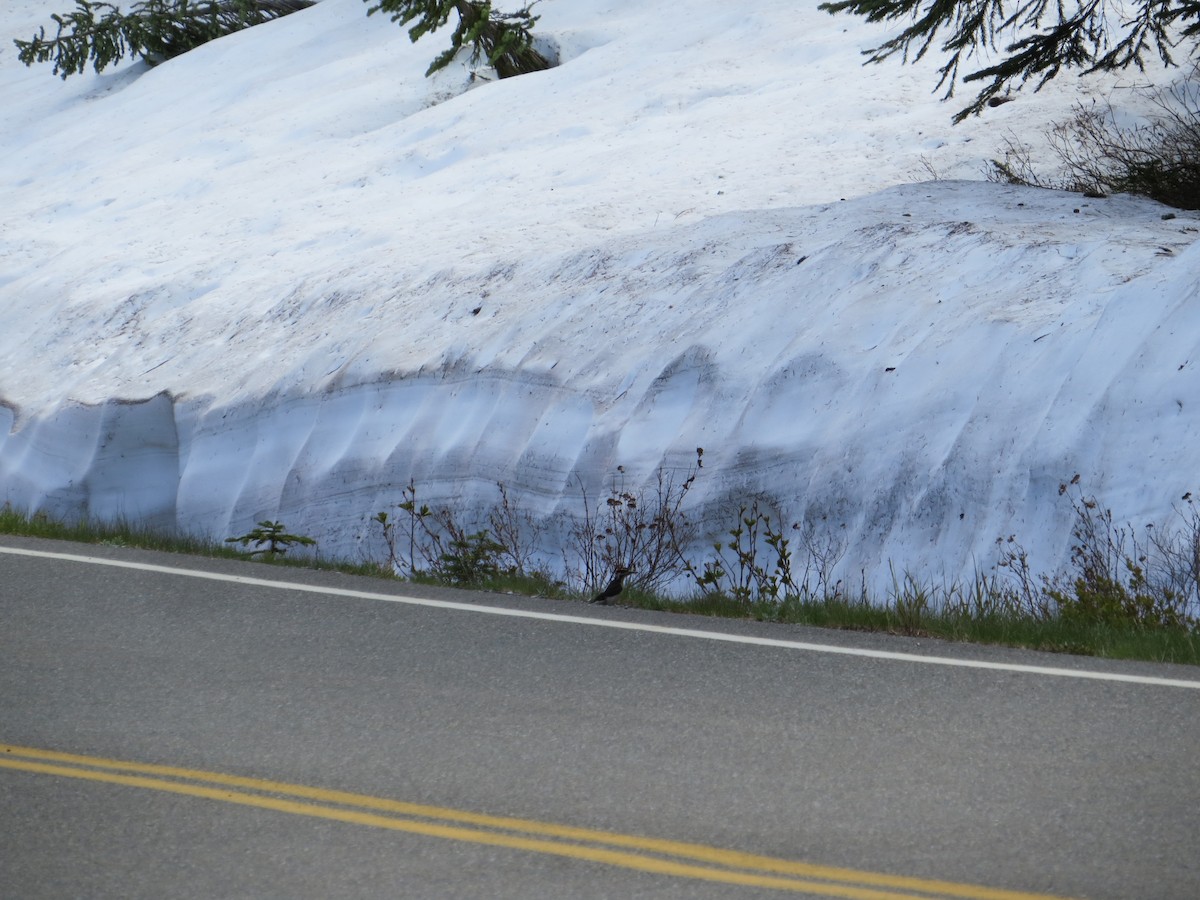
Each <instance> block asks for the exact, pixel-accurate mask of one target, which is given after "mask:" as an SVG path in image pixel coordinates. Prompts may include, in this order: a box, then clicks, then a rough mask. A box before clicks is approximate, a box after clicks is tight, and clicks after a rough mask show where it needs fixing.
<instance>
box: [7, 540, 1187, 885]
mask: <svg viewBox="0 0 1200 900" xmlns="http://www.w3.org/2000/svg"><path fill="white" fill-rule="evenodd" d="M13 551H18V552H15V553H14V552H13ZM29 552H33V553H36V554H40V555H27V554H28V553H29ZM46 554H50V555H46ZM68 557H70V558H68ZM85 558H86V559H85ZM112 563H119V564H122V565H112ZM128 566H134V567H128ZM177 569H182V570H188V571H186V572H179V571H175V570H177ZM405 598H411V601H410V600H406V599H405ZM980 666H983V667H980ZM1197 686H1200V671H1197V670H1195V669H1191V668H1188V667H1173V666H1162V665H1155V664H1149V663H1114V662H1103V661H1096V660H1089V659H1083V658H1077V657H1068V656H1058V655H1047V654H1037V653H1031V652H1025V651H1018V650H1011V649H1002V648H981V647H969V646H960V645H951V644H945V643H941V642H937V641H927V640H920V641H918V640H912V639H905V638H896V637H888V636H880V635H859V634H849V633H841V632H827V631H819V630H815V629H804V628H799V627H795V626H782V625H769V624H764V623H756V622H729V621H716V620H708V619H701V618H698V617H696V618H693V617H681V616H670V615H666V614H657V613H650V612H644V611H635V610H624V609H616V608H598V607H592V606H588V605H586V604H581V603H567V602H562V601H558V602H555V601H546V600H538V599H532V598H515V597H507V596H500V595H494V594H467V593H464V592H454V591H444V590H442V591H439V590H435V589H430V588H420V587H415V586H411V585H404V584H399V583H392V582H385V581H376V580H369V579H361V578H353V577H350V576H344V575H339V574H336V573H328V572H309V571H302V570H292V569H283V568H280V567H274V566H265V565H258V564H248V563H239V562H236V561H217V560H202V559H195V558H190V557H182V556H174V555H167V554H155V553H149V552H145V551H137V550H131V549H122V548H112V547H92V546H83V545H75V544H65V543H57V542H48V541H36V540H32V539H20V538H4V539H2V540H0V896H4V897H13V898H22V900H26V898H43V897H44V898H61V897H87V898H123V900H128V898H142V897H145V898H166V897H170V898H214V897H246V898H275V897H278V898H301V897H304V898H307V897H312V898H342V897H346V898H379V897H417V898H421V897H454V898H458V897H462V898H475V897H478V898H508V897H511V898H541V897H546V898H563V897H571V898H593V897H596V898H600V897H652V898H708V897H712V898H718V897H720V898H725V897H738V898H741V897H747V898H750V897H778V896H783V895H786V894H788V893H791V894H793V895H799V896H808V897H814V896H816V897H849V898H862V900H887V898H893V900H894V898H899V897H907V898H911V897H914V896H916V897H941V898H948V897H953V898H963V897H971V898H975V900H981V898H991V900H1021V898H1026V900H1028V898H1030V897H1034V896H1043V895H1050V896H1057V897H1078V898H1094V900H1101V898H1110V900H1131V898H1146V900H1171V898H1179V900H1185V898H1186V900H1194V898H1195V897H1197V896H1200V861H1198V858H1197V857H1198V854H1197V853H1196V850H1197V847H1198V846H1200V845H1198V844H1197V841H1198V837H1197V836H1198V835H1200V766H1198V765H1197V763H1196V753H1197V748H1198V747H1200V690H1197V689H1196V688H1197ZM739 854H740V855H739ZM972 886H974V887H972Z"/></svg>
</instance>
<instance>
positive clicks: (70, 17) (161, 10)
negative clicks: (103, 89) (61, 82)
mask: <svg viewBox="0 0 1200 900" xmlns="http://www.w3.org/2000/svg"><path fill="white" fill-rule="evenodd" d="M312 3H313V0H140V2H138V3H135V4H134V5H133V6H132V7H131V8H130V11H129V12H127V13H123V12H121V10H120V9H118V8H117V7H116V6H114V5H113V4H111V3H102V2H98V0H75V7H76V8H75V11H74V12H70V13H67V14H66V15H61V16H60V15H53V16H51V18H52V19H53V20H54V21H55V22H56V23H57V25H58V33H57V34H55V36H54V37H53V38H49V39H47V37H46V29H45V28H40V29H38V34H37V35H35V36H34V37H33V39H32V40H28V41H20V40H18V41H15V43H16V45H17V49H18V51H19V53H18V58H19V59H20V60H21V62H23V63H25V65H27V66H31V65H33V64H34V63H35V62H48V61H50V60H53V61H54V74H55V75H61V76H62V77H63V78H66V77H67V76H68V75H75V74H80V73H82V72H83V71H84V70H85V69H86V68H87V66H88V63H89V62H91V64H92V67H93V68H94V69H95V70H96V71H97V72H101V71H103V70H104V69H105V68H106V67H107V66H110V65H112V64H113V63H115V62H117V61H119V60H121V59H123V58H124V57H126V56H134V57H138V56H140V57H142V58H143V59H145V60H146V61H147V62H148V63H150V64H151V65H155V64H157V63H160V62H163V61H164V60H168V59H171V58H172V57H175V56H179V55H180V54H181V53H186V52H187V51H188V50H191V49H192V48H193V47H198V46H200V45H201V44H203V43H206V42H208V41H211V40H215V39H216V38H219V37H221V36H223V35H226V34H231V33H232V32H234V31H241V30H242V29H243V28H249V27H250V26H252V25H258V24H259V23H261V22H265V21H267V20H268V19H275V18H278V17H279V16H285V15H287V14H288V13H293V12H296V11H297V10H301V9H304V8H305V7H306V6H311V5H312Z"/></svg>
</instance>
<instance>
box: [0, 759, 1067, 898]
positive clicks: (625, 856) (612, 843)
mask: <svg viewBox="0 0 1200 900" xmlns="http://www.w3.org/2000/svg"><path fill="white" fill-rule="evenodd" d="M80 766H87V767H88V768H79V767H80ZM0 768H6V769H13V770H18V771H25V772H33V773H37V774H45V775H56V776H59V777H65V778H77V779H83V780H88V781H97V782H104V783H109V784H120V785H125V786H129V787H140V788H145V789H152V790H159V791H167V792H170V793H176V794H183V795H187V796H193V797H202V798H205V799H209V800H220V801H223V802H227V803H236V804H240V805H243V806H253V807H259V808H262V809H270V810H274V811H277V812H286V813H292V814H295V815H305V816H313V817H318V818H324V819H333V820H335V821H341V822H348V823H352V824H357V825H367V826H372V827H376V828H387V829H391V830H395V831H404V832H409V833H412V834H420V835H425V836H429V837H439V838H444V839H449V840H458V841H468V842H472V843H478V844H488V845H492V846H500V847H507V848H511V849H517V850H526V851H531V852H536V853H548V854H552V855H556V856H567V857H573V858H576V859H584V860H589V861H592V862H600V863H605V864H608V865H614V866H620V867H623V868H628V869H636V870H639V871H645V872H653V873H655V874H661V875H673V876H676V877H684V878H695V879H701V880H705V881H716V882H722V883H726V884H734V885H743V886H747V887H763V888H773V889H777V890H785V891H792V892H798V893H807V894H818V895H823V896H828V897H844V898H848V900H920V898H922V897H924V898H940V900H1058V898H1052V897H1049V896H1047V895H1043V894H1028V893H1022V892H1017V891H1007V890H1001V889H995V888H987V887H981V886H976V885H968V884H958V883H953V882H946V881H934V880H925V879H918V878H908V877H904V876H892V875H884V874H880V873H874V872H863V871H857V870H854V869H844V868H836V867H831V866H819V865H813V864H809V863H801V862H793V861H790V860H783V859H776V858H773V857H768V856H759V855H757V854H751V853H742V852H739V851H733V850H722V849H720V848H717V847H707V846H704V845H701V844H688V843H683V842H678V841H668V840H661V839H656V838H645V837H636V836H633V835H626V834H620V833H615V832H608V831H598V830H592V829H587V828H577V827H573V826H568V825H556V824H553V823H548V822H538V821H534V820H530V819H518V818H510V817H505V816H489V815H485V814H482V813H473V812H467V811H463V810H454V809H446V808H442V807H436V806H428V805H424V804H416V803H406V802H403V801H399V800H387V799H383V798H379V797H371V796H367V795H363V794H354V793H349V792H345V791H336V790H327V789H323V788H314V787H308V786H305V785H296V784H288V783H285V782H278V781H268V780H262V779H256V778H246V777H242V776H237V775H225V774H221V773H217V772H205V771H200V770H196V769H185V768H177V767H174V766H162V765H153V764H139V763H130V762H123V761H120V760H112V759H104V758H100V757H91V756H80V755H77V754H70V753H62V752H59V751H54V750H41V749H36V748H31V747H18V746H12V745H5V744H0ZM97 770H100V771H97ZM121 773H132V774H121ZM149 776H161V777H149ZM167 778H170V779H185V780H186V781H177V780H165V779H167ZM186 782H202V783H201V784H190V783H186ZM213 785H216V786H218V787H213ZM246 791H256V792H263V793H266V794H276V795H279V794H282V795H286V796H291V797H299V798H303V799H305V800H312V801H317V802H318V803H322V804H338V806H340V807H346V806H352V807H358V809H344V808H338V807H331V806H324V805H315V804H314V803H304V802H298V801H296V800H290V799H284V798H281V797H278V796H275V797H272V796H263V795H262V794H261V793H246ZM361 810H376V811H379V812H386V813H391V814H392V815H390V816H386V815H379V814H378V813H376V812H363V811H361ZM398 816H407V817H417V820H414V819H412V818H398ZM421 819H424V820H440V821H420V820H421ZM447 822H453V823H460V824H458V825H449V824H444V823H447ZM463 825H473V826H476V827H474V828H467V827H462V826H463ZM481 829H500V830H502V831H497V830H481ZM503 832H515V833H507V834H506V833H503ZM546 838H553V839H557V840H546ZM564 841H586V842H588V843H590V844H599V845H606V846H586V845H584V844H579V843H564ZM612 848H627V849H629V850H634V851H640V852H623V851H622V850H620V849H612ZM646 853H656V854H661V855H665V856H671V857H675V859H663V858H659V857H655V856H647V855H644V854H646ZM681 859H682V860H691V861H693V862H692V863H689V862H680V861H679V860H681ZM696 862H698V863H701V865H695V864H694V863H696ZM716 866H724V867H729V868H727V869H723V868H714V867H716ZM730 869H740V870H750V871H731V870H730ZM781 876H792V877H781ZM809 879H818V880H817V881H813V880H809ZM876 888H880V889H882V890H876ZM897 890H899V891H904V892H906V893H904V894H897V893H894V891H897Z"/></svg>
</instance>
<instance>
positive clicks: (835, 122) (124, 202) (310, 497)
mask: <svg viewBox="0 0 1200 900" xmlns="http://www.w3.org/2000/svg"><path fill="white" fill-rule="evenodd" d="M67 7H69V4H68V3H65V2H64V0H6V3H5V4H4V5H3V7H2V8H0V36H3V37H5V38H27V37H29V36H30V35H32V34H33V33H34V32H35V31H36V28H37V26H38V25H43V24H48V23H49V21H50V14H51V13H54V12H65V11H66V9H67ZM538 12H540V13H541V14H542V20H541V22H540V23H539V25H538V32H539V35H540V36H541V37H542V38H543V39H544V40H545V41H546V42H547V43H546V46H547V47H548V48H549V49H552V50H553V51H554V52H556V53H557V54H558V55H559V57H560V61H561V64H560V65H559V66H557V67H556V68H553V69H551V70H549V71H547V72H542V73H537V74H534V75H528V76H523V77H520V78H515V79H506V80H504V81H493V82H489V81H486V80H485V79H483V78H472V73H471V71H470V67H469V66H468V65H467V64H466V63H465V62H461V63H456V64H455V65H453V66H451V67H450V68H449V69H448V70H446V71H444V72H442V73H439V74H438V75H436V76H435V77H433V78H425V77H424V71H425V68H426V67H427V65H428V63H429V61H430V60H432V58H433V57H434V56H435V55H436V54H437V53H438V52H440V50H441V49H442V46H443V35H442V34H440V33H436V34H434V35H432V36H429V37H427V38H425V39H423V40H422V41H421V42H419V43H418V44H416V45H412V44H411V43H410V42H409V40H408V37H407V35H406V33H405V31H404V30H403V29H401V28H400V27H398V26H396V25H394V24H392V23H390V22H389V21H388V20H387V19H386V18H384V17H382V16H372V17H368V16H367V15H366V5H365V4H364V3H363V2H362V0H321V2H320V3H318V4H317V5H316V6H314V7H312V8H310V9H308V10H305V11H303V12H300V13H296V14H294V15H291V16H288V17H286V18H283V19H279V20H276V21H273V22H270V23H268V24H265V25H262V26H258V27H256V28H253V29H249V30H247V31H244V32H241V33H239V34H235V35H231V36H229V37H227V38H223V39H221V40H219V41H216V42H213V43H211V44H208V45H205V46H203V47H201V48H198V49H197V50H194V51H192V52H191V53H188V54H186V55H184V56H182V57H179V58H177V59H175V60H172V61H170V62H168V63H166V64H164V65H161V66H158V67H156V68H153V69H150V68H147V67H146V66H145V65H144V64H142V63H124V64H121V65H119V66H118V67H116V68H114V69H110V70H108V71H106V72H104V73H103V74H100V75H95V74H93V73H90V72H89V73H88V74H87V75H84V76H77V77H73V78H70V79H68V80H66V81H63V80H59V79H57V78H54V77H53V76H52V75H51V73H50V66H49V65H42V66H35V67H34V68H26V67H25V66H23V65H22V64H20V63H19V61H18V60H17V58H16V51H15V48H14V47H13V46H12V44H11V43H9V42H0V198H3V202H2V204H0V360H2V361H3V363H2V365H0V502H10V503H12V504H13V505H15V506H17V507H20V508H23V509H29V510H35V509H44V510H47V511H49V512H52V513H55V514H59V515H78V514H84V513H86V514H88V515H92V516H97V517H101V518H109V517H116V516H123V517H126V518H136V519H144V520H146V521H147V522H149V523H151V524H154V525H159V526H167V525H173V526H177V527H179V528H181V529H183V530H185V531H189V532H193V533H199V534H204V535H209V536H211V537H214V538H218V539H219V538H223V537H226V536H228V535H231V534H237V533H241V532H243V531H245V530H246V529H247V527H249V526H251V525H252V524H253V523H254V522H256V521H258V520H260V519H263V518H272V519H280V520H282V521H284V522H285V523H286V524H287V526H288V528H289V530H292V531H296V532H299V533H305V534H311V535H313V536H314V537H317V538H318V539H319V540H320V541H321V545H322V549H323V551H324V552H327V553H342V554H349V555H355V554H359V553H362V554H368V555H373V556H378V555H379V554H380V553H381V551H382V543H381V542H380V541H379V540H378V535H377V534H375V533H374V532H373V531H371V525H370V523H369V520H370V518H371V516H373V515H374V514H375V513H376V512H378V511H380V510H383V509H394V507H395V504H396V503H398V502H399V501H400V500H401V499H402V498H401V491H402V489H403V487H404V486H405V485H407V484H408V483H409V481H410V479H412V480H414V481H415V483H416V484H417V486H418V490H419V491H420V492H421V494H422V498H423V500H424V502H430V503H431V504H438V503H442V502H450V503H453V504H454V505H455V506H457V507H459V508H461V509H463V510H471V509H478V508H483V507H486V506H488V505H491V504H492V503H494V502H495V501H496V500H497V499H498V492H497V489H496V483H497V482H503V483H504V484H505V486H506V487H507V489H508V490H509V492H510V494H511V495H512V496H514V497H515V498H517V499H518V500H519V502H521V503H522V504H523V505H524V506H525V507H526V508H527V509H529V510H531V511H532V512H534V513H536V514H537V515H539V516H542V517H553V516H555V514H558V515H560V516H561V515H563V514H574V513H577V512H578V511H579V509H580V494H581V491H582V490H584V489H586V490H588V492H589V495H590V496H592V497H593V498H594V497H595V496H596V495H597V493H598V492H599V491H601V490H603V489H604V487H605V486H606V485H608V484H609V483H610V482H609V479H610V478H611V477H612V475H613V473H614V472H615V470H616V467H617V466H618V465H622V466H624V468H625V473H626V475H625V477H626V478H627V479H628V481H629V483H631V484H639V483H648V482H650V481H651V480H652V479H653V477H654V473H655V472H656V471H657V470H658V469H659V468H665V469H667V470H668V471H671V472H678V473H681V472H684V471H686V470H687V468H688V467H689V465H690V464H691V463H692V462H693V461H694V459H695V450H696V448H697V447H703V448H704V469H703V471H702V473H701V475H700V477H699V478H698V480H697V482H696V487H695V490H694V491H693V492H692V494H691V496H692V498H693V500H694V503H695V504H696V515H697V516H699V517H702V518H705V520H706V521H708V522H709V523H710V524H713V526H714V527H716V523H719V522H721V521H722V519H721V515H722V512H721V511H722V510H723V509H726V508H727V507H728V504H729V503H731V502H736V500H737V499H738V498H744V497H748V496H751V495H752V494H755V493H759V492H762V493H766V494H769V495H770V496H772V497H773V498H775V500H776V501H777V502H778V504H780V505H781V506H782V507H783V508H784V510H785V511H786V514H787V516H788V520H789V521H792V522H798V523H801V524H802V525H804V526H805V527H808V528H811V529H813V530H814V531H816V532H824V533H827V534H828V535H829V536H831V539H833V540H835V541H836V542H838V543H839V544H841V545H843V546H844V548H845V555H844V557H843V559H842V562H841V564H840V567H839V572H838V574H839V575H840V576H841V577H843V578H844V579H845V580H847V581H849V582H852V583H855V584H857V583H858V581H859V579H860V578H863V577H865V578H866V579H867V580H868V581H870V582H871V583H874V584H887V583H889V581H890V577H891V576H890V574H889V573H890V571H892V570H893V569H894V570H895V571H905V570H911V571H914V572H919V573H922V574H924V575H927V576H934V575H942V574H944V575H946V576H947V577H952V578H953V577H961V576H963V575H968V576H969V575H970V574H971V572H972V571H974V569H975V567H977V566H978V567H985V566H986V565H987V564H989V563H990V562H991V560H992V558H993V557H994V542H995V539H996V538H997V537H1000V536H1006V535H1009V534H1017V535H1018V536H1019V537H1020V538H1021V539H1022V541H1023V542H1024V543H1025V544H1026V546H1028V547H1029V548H1030V549H1031V550H1032V551H1033V553H1034V559H1035V562H1036V563H1038V564H1039V565H1040V566H1042V567H1045V568H1051V567H1055V566H1057V565H1059V564H1061V562H1062V561H1063V559H1064V558H1065V555H1066V552H1067V541H1068V538H1069V508H1068V507H1066V505H1065V504H1064V503H1063V500H1062V498H1060V497H1059V496H1058V485H1059V484H1060V483H1061V482H1063V481H1066V480H1067V479H1070V478H1071V477H1072V475H1074V474H1075V473H1079V474H1080V475H1081V479H1082V487H1083V488H1084V489H1085V490H1086V491H1087V493H1089V494H1095V495H1096V496H1097V497H1099V498H1100V499H1101V500H1102V501H1103V502H1104V503H1105V504H1108V505H1111V507H1112V508H1113V509H1114V511H1116V513H1117V515H1118V516H1119V517H1128V518H1129V519H1130V520H1131V521H1136V522H1138V523H1144V522H1146V521H1149V520H1151V519H1156V520H1161V519H1162V518H1163V517H1164V516H1165V515H1166V514H1168V513H1169V512H1170V509H1171V506H1172V503H1173V502H1174V501H1176V500H1177V499H1178V498H1179V496H1181V495H1182V494H1183V493H1184V492H1185V491H1187V490H1191V489H1194V488H1196V487H1197V483H1196V478H1197V474H1198V473H1197V471H1196V470H1197V462H1198V460H1200V455H1198V452H1197V449H1196V448H1197V447H1200V440H1198V438H1200V321H1198V320H1200V304H1198V303H1197V299H1196V298H1197V283H1198V281H1200V248H1198V247H1197V241H1196V239H1197V236H1198V235H1200V230H1198V229H1200V219H1198V217H1197V216H1196V215H1194V214H1190V213H1179V214H1177V216H1176V217H1175V218H1170V219H1166V218H1164V214H1165V213H1166V212H1167V210H1166V209H1165V208H1163V207H1160V206H1158V205H1156V204H1154V203H1151V202H1148V201H1143V200H1136V199H1133V198H1129V197H1114V198H1108V199H1086V198H1084V197H1082V196H1081V195H1078V194H1068V193H1059V192H1052V191H1041V190H1034V189H1024V188H1016V187H1011V186H1002V185H996V184H990V183H988V182H986V181H985V180H984V176H983V173H984V170H985V167H986V162H987V160H989V159H991V158H994V157H998V156H1000V155H1002V154H1003V148H1004V145H1005V142H1006V141H1007V140H1009V139H1011V138H1013V137H1014V136H1015V137H1016V138H1018V139H1021V140H1025V141H1028V142H1030V143H1031V145H1032V146H1033V148H1034V151H1035V153H1037V154H1041V155H1040V157H1039V158H1041V159H1043V160H1044V161H1045V164H1046V166H1047V167H1049V166H1050V165H1051V164H1052V160H1051V158H1050V157H1049V156H1047V155H1046V153H1045V148H1044V143H1043V141H1042V138H1041V135H1043V133H1044V132H1045V131H1046V130H1047V129H1048V128H1050V127H1051V126H1052V125H1053V124H1054V123H1055V122H1059V121H1062V120H1063V119H1065V118H1067V117H1068V115H1069V114H1070V110H1071V108H1072V105H1073V104H1074V103H1076V102H1088V103H1090V102H1093V101H1098V102H1108V103H1112V104H1113V105H1114V106H1115V107H1116V108H1117V109H1118V110H1119V111H1120V112H1121V113H1122V114H1128V115H1134V114H1136V113H1137V112H1138V111H1139V110H1144V109H1145V104H1146V101H1145V99H1144V97H1143V96H1142V94H1141V93H1140V92H1139V91H1138V90H1136V88H1137V87H1138V86H1139V85H1141V84H1143V83H1145V82H1147V81H1156V82H1157V83H1164V84H1165V83H1169V82H1170V81H1171V80H1172V79H1177V78H1180V77H1182V73H1181V72H1180V71H1179V70H1165V71H1149V72H1147V73H1146V74H1143V75H1138V76H1137V79H1140V80H1137V79H1135V78H1134V77H1133V76H1126V77H1125V78H1123V79H1116V78H1111V79H1089V80H1086V81H1081V80H1078V79H1075V78H1073V77H1072V76H1069V75H1068V76H1062V77H1060V79H1059V80H1058V81H1056V82H1053V83H1051V84H1050V85H1049V86H1047V87H1046V88H1045V89H1044V90H1043V91H1041V92H1040V93H1037V94H1034V93H1031V92H1029V91H1025V92H1022V93H1021V94H1020V95H1019V96H1018V99H1017V101H1016V102H1013V103H1009V104H1005V105H1003V106H1000V107H998V108H996V109H990V110H988V111H987V113H986V115H984V116H981V117H979V118H974V119H970V120H968V121H967V122H964V123H963V124H961V125H958V126H952V125H951V124H950V119H951V115H952V114H953V112H954V111H955V110H956V109H957V108H958V107H957V106H955V105H953V101H952V103H951V104H945V103H940V102H939V101H938V98H937V96H936V95H934V94H931V93H930V90H931V88H932V87H933V84H934V78H933V77H932V74H931V73H932V72H933V71H934V69H935V68H936V60H929V61H926V62H923V63H922V64H921V65H919V66H907V67H906V66H902V65H900V64H899V63H898V62H897V63H895V64H886V65H884V66H871V67H866V68H864V67H862V66H861V59H862V57H861V55H860V51H861V50H863V49H865V48H868V47H871V46H874V45H875V44H876V43H878V42H879V41H880V40H881V38H882V37H883V36H884V35H885V33H886V32H885V31H884V30H883V29H882V28H880V27H879V26H874V25H869V24H866V23H863V22H861V21H859V20H856V19H853V18H850V17H832V16H829V15H827V14H825V13H822V12H819V11H817V10H816V9H815V4H814V5H813V7H812V8H806V9H797V8H796V5H795V4H794V3H792V2H783V0H778V2H776V0H760V2H758V3H756V4H753V5H751V6H750V7H749V8H741V9H737V10H734V9H732V8H731V7H730V6H729V4H727V3H724V2H717V0H695V2H693V3H691V4H689V10H688V15H687V16H685V17H682V18H681V17H678V10H677V4H666V3H663V2H660V0H637V2H632V0H571V2H566V0H545V2H544V3H542V4H541V5H539V7H538ZM484 74H486V73H484ZM961 99H962V100H963V101H964V102H965V99H966V95H965V94H964V96H963V98H961ZM932 173H936V175H937V176H938V180H933V181H930V180H928V179H929V178H930V176H931V174H932ZM554 521H556V522H559V534H561V528H562V527H564V526H562V524H561V522H562V520H561V519H555V520H554ZM377 527H378V526H375V528H376V529H377ZM550 534H551V537H553V535H554V534H555V532H554V529H553V528H552V529H551V531H550ZM553 556H554V557H556V558H557V554H553Z"/></svg>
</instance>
